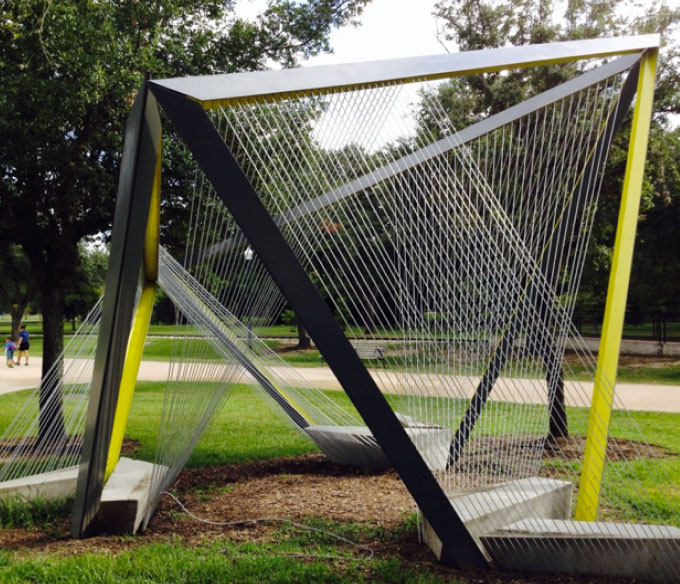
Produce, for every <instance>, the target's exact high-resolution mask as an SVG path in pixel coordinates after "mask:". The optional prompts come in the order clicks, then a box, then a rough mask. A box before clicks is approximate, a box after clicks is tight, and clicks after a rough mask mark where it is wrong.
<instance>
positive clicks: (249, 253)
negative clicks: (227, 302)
mask: <svg viewBox="0 0 680 584" xmlns="http://www.w3.org/2000/svg"><path fill="white" fill-rule="evenodd" d="M254 257H255V251H254V250H253V248H252V247H250V246H248V247H247V248H246V249H245V250H244V252H243V259H244V260H245V261H246V278H245V280H246V282H245V285H246V286H250V270H251V269H252V268H251V265H252V261H253V258H254ZM247 292H248V291H247V290H246V298H247ZM250 308H251V307H250V306H248V313H247V314H246V326H247V327H248V348H249V349H251V350H252V348H253V331H252V328H251V322H250Z"/></svg>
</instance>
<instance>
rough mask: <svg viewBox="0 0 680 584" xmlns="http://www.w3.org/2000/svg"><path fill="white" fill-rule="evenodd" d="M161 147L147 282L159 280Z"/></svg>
mask: <svg viewBox="0 0 680 584" xmlns="http://www.w3.org/2000/svg"><path fill="white" fill-rule="evenodd" d="M161 140H162V138H161ZM160 153H161V145H160V144H159V146H158V156H157V157H156V171H155V175H154V180H153V188H152V190H151V204H150V206H149V219H148V221H147V224H146V235H145V238H144V279H145V280H146V281H147V282H155V281H157V280H158V246H159V245H160V226H161V154H160Z"/></svg>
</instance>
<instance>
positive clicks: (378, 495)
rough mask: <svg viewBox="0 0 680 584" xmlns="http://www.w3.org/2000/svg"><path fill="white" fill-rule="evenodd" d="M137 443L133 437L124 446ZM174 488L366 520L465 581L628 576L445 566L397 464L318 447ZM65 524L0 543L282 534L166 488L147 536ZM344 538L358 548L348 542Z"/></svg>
mask: <svg viewBox="0 0 680 584" xmlns="http://www.w3.org/2000/svg"><path fill="white" fill-rule="evenodd" d="M134 446H135V445H134V444H129V445H128V446H127V447H128V448H133V447H134ZM527 447H528V446H527ZM582 448H583V439H582V438H579V437H575V438H573V439H570V440H569V441H567V442H565V443H564V444H562V445H560V449H561V454H560V455H559V458H561V459H564V458H565V457H567V458H569V459H571V458H572V457H573V459H576V458H577V457H578V453H579V452H580V451H582ZM653 448H655V450H653V451H648V454H650V455H651V456H654V457H657V456H666V455H667V453H665V451H664V450H663V449H659V448H657V447H653ZM617 450H618V451H619V452H620V455H621V456H622V457H623V458H626V457H628V456H630V457H631V458H634V457H636V456H637V455H638V454H639V452H640V447H639V445H636V444H634V443H627V442H626V441H617ZM545 456H546V457H548V458H549V457H550V456H554V453H553V454H552V455H551V454H550V453H549V452H546V453H545ZM626 459H629V458H626ZM172 492H173V494H175V495H176V496H177V497H178V499H179V500H180V501H181V502H182V503H183V504H184V505H185V506H186V507H187V509H188V510H189V511H190V512H191V513H193V514H195V515H197V516H199V517H201V518H204V519H207V520H209V521H214V522H232V521H239V522H240V521H243V520H248V519H259V518H280V519H290V520H292V521H296V522H304V521H307V520H308V519H310V518H320V519H323V520H325V521H333V522H339V523H346V522H351V523H354V524H359V525H360V526H363V527H365V528H366V529H365V530H364V531H363V532H362V530H361V529H360V530H359V533H360V534H361V533H363V535H359V536H358V542H359V543H361V545H363V546H367V547H370V548H371V549H372V550H374V553H375V556H376V557H379V558H386V557H396V558H399V559H401V560H403V561H405V562H407V564H408V565H409V566H410V567H412V568H415V569H418V568H426V569H427V570H429V571H431V572H434V573H437V574H439V575H440V576H441V577H442V579H445V580H448V579H458V580H460V581H462V582H466V583H468V584H473V583H482V582H484V583H498V584H500V583H504V584H536V583H539V582H545V583H550V584H559V583H564V584H566V583H585V582H601V583H605V582H607V583H610V582H611V583H613V582H624V581H620V580H612V579H600V580H597V579H592V578H590V579H583V578H576V577H568V576H551V577H547V576H543V575H542V576H526V575H512V574H507V573H503V574H501V573H498V572H493V571H479V572H474V571H472V572H470V571H466V572H461V571H457V570H453V569H450V568H447V567H445V566H441V565H439V564H438V563H437V562H436V560H435V558H434V556H433V554H432V553H431V552H430V551H429V549H428V548H427V547H426V546H425V545H424V544H421V543H419V541H418V535H417V533H416V532H415V530H413V529H411V530H404V529H403V525H404V521H405V520H406V519H407V518H408V517H410V516H411V515H412V514H413V513H414V511H415V504H414V502H413V500H412V499H411V497H410V495H409V494H408V492H407V491H406V489H405V487H404V486H403V484H402V482H401V481H400V480H399V478H398V477H397V475H396V473H394V472H393V471H391V470H384V471H375V472H367V471H364V470H360V469H355V468H350V467H343V466H338V465H334V464H332V463H330V462H329V461H328V460H327V459H326V458H325V457H323V456H322V455H320V454H311V455H305V456H297V457H291V458H281V459H274V460H266V461H261V462H247V463H242V464H233V465H227V466H220V467H207V468H200V469H185V470H184V471H182V473H181V474H180V476H179V478H178V480H177V482H176V483H175V485H174V486H173V488H172ZM68 529H69V525H68V521H64V522H63V523H62V524H60V525H57V526H54V527H53V528H52V529H50V530H49V532H45V531H41V530H24V529H9V530H0V547H1V548H3V549H5V550H18V549H28V550H30V551H32V552H33V553H35V552H51V553H56V554H59V555H72V554H80V553H83V552H97V553H117V552H119V551H122V550H130V549H134V548H135V547H137V546H140V545H146V544H149V543H159V542H180V543H182V544H183V545H187V546H192V545H203V544H205V543H206V541H229V542H232V543H244V542H248V543H269V542H275V541H279V540H280V538H281V524H279V523H272V522H256V523H245V524H243V523H241V524H238V525H230V526H218V525H209V524H206V523H201V522H199V521H195V520H193V519H192V518H190V517H189V516H188V515H187V514H186V513H185V512H184V511H183V510H182V509H181V508H180V507H179V506H178V504H177V503H176V502H175V501H173V500H172V499H171V498H169V497H167V496H164V497H163V499H162V500H161V503H160V505H159V508H158V510H157V512H156V513H155V515H154V516H153V518H152V519H151V522H150V524H149V526H148V528H147V530H146V531H145V532H144V533H143V534H142V535H140V536H137V537H133V538H131V537H118V536H99V537H96V538H91V539H86V540H73V539H70V538H69V537H68ZM380 534H383V536H380ZM353 539H356V538H353ZM339 547H342V548H343V549H348V550H349V549H351V546H349V545H341V546H339ZM354 551H355V553H356V555H357V556H359V557H360V556H361V551H360V550H356V549H355V550H354Z"/></svg>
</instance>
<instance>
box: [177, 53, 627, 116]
mask: <svg viewBox="0 0 680 584" xmlns="http://www.w3.org/2000/svg"><path fill="white" fill-rule="evenodd" d="M640 52H641V51H640V49H632V50H628V51H606V52H601V53H593V54H587V55H579V56H578V57H561V58H555V59H544V60H539V61H529V62H526V63H510V64H500V65H494V66H490V67H477V68H472V69H464V70H460V71H454V72H446V73H436V74H431V75H417V76H412V77H402V78H397V79H389V80H385V81H377V82H374V83H357V84H348V85H338V86H334V87H322V88H319V89H310V88H308V89H303V90H301V91H288V92H282V93H268V94H266V95H249V96H243V97H229V98H225V99H206V100H200V99H198V98H196V97H192V96H187V98H188V99H190V100H192V101H196V102H198V103H199V104H201V106H202V107H203V109H205V110H211V109H216V108H219V107H225V106H229V105H239V104H244V103H263V102H277V101H284V100H286V99H293V98H297V97H303V96H305V95H310V94H313V95H319V94H329V93H339V92H342V91H355V90H359V89H371V88H375V87H384V86H386V85H400V84H405V83H417V82H420V81H437V80H439V79H451V78H453V77H466V76H468V75H479V74H482V73H497V72H498V71H507V70H513V69H525V68H529V67H541V66H547V65H556V64H559V63H569V62H572V61H582V60H585V59H595V58H603V57H612V56H619V55H629V54H633V53H640Z"/></svg>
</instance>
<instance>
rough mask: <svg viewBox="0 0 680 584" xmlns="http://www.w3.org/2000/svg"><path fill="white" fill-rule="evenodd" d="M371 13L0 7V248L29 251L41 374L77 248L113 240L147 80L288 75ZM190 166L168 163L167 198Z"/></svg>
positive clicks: (107, 0)
mask: <svg viewBox="0 0 680 584" xmlns="http://www.w3.org/2000/svg"><path fill="white" fill-rule="evenodd" d="M367 2H368V0H303V1H301V2H290V1H288V0H276V1H273V2H271V3H268V5H267V7H266V8H265V10H264V11H263V12H262V13H261V14H260V15H259V16H258V17H257V18H256V19H255V20H254V21H253V22H246V21H243V20H242V19H240V18H238V16H237V15H236V14H235V13H234V8H235V5H236V3H235V2H231V1H211V2H204V1H199V0H188V1H187V0H181V1H180V0H176V1H166V2H162V3H149V2H113V1H111V0H104V1H101V2H91V1H89V0H77V1H72V0H52V1H50V2H44V1H43V0H15V1H11V2H3V3H2V13H1V14H0V78H1V79H2V89H1V90H0V110H1V111H2V115H1V116H0V135H1V136H2V140H1V141H0V208H2V211H3V212H2V213H1V214H0V241H14V242H16V243H17V244H19V245H20V246H21V247H22V248H23V251H24V253H25V254H26V256H27V257H28V260H29V262H30V266H31V274H32V276H33V277H34V278H35V282H36V284H37V285H38V287H39V289H40V296H41V297H40V303H41V312H42V314H43V318H44V320H45V334H46V340H45V341H46V342H45V346H46V354H45V357H46V367H49V365H50V364H51V363H52V362H53V361H54V359H56V358H57V356H58V354H59V353H60V352H61V335H62V332H61V331H62V324H61V321H62V320H63V317H64V283H65V282H68V281H69V280H71V279H72V278H73V277H74V275H75V274H74V272H75V270H76V268H77V266H78V247H77V246H78V243H79V242H80V241H81V240H82V238H84V237H86V236H88V235H95V234H98V233H100V232H106V231H107V230H109V229H110V226H111V221H112V215H113V209H114V197H115V193H116V184H117V179H118V168H119V164H120V156H121V151H122V132H123V128H124V122H125V117H126V116H127V113H128V111H129V108H130V104H131V101H132V99H133V98H134V94H135V91H136V89H137V88H138V87H139V85H140V83H141V81H142V78H143V72H144V71H147V70H148V71H151V72H152V73H153V74H154V75H155V76H158V77H165V76H178V75H188V74H209V73H217V72H222V73H228V72H235V71H243V70H253V69H262V68H263V67H264V66H265V65H267V64H268V63H269V62H272V61H273V62H278V63H280V64H283V65H286V66H291V65H293V64H294V63H295V62H296V61H297V60H298V59H300V58H303V57H305V56H308V55H313V54H316V53H318V52H319V51H322V50H325V49H326V48H327V38H328V34H329V33H330V30H331V29H332V28H333V27H336V26H341V25H343V24H346V23H348V22H349V21H351V20H352V19H353V18H354V17H355V16H356V15H357V14H359V13H360V12H361V10H362V8H363V6H364V5H365V4H366V3H367ZM166 140H168V141H170V142H172V141H173V140H175V142H176V139H175V138H173V137H172V136H171V135H170V134H168V136H167V137H166ZM175 151H177V148H175ZM185 160H186V155H184V158H182V156H181V155H179V154H177V155H175V156H173V154H172V152H171V153H170V156H169V161H168V167H167V169H166V170H167V172H166V173H165V180H166V182H167V183H168V184H167V186H168V187H172V186H173V179H174V178H175V177H176V176H177V175H178V173H179V171H181V168H182V165H183V164H184V163H185ZM174 201H175V202H176V200H174ZM179 205H181V202H180V203H177V204H175V205H173V201H171V202H170V203H168V205H167V209H168V213H170V214H171V212H172V210H173V209H174V210H176V209H177V206H179ZM179 221H180V220H179V219H178V220H176V221H175V222H174V223H175V224H177V223H178V222H179ZM166 223H167V222H166Z"/></svg>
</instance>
